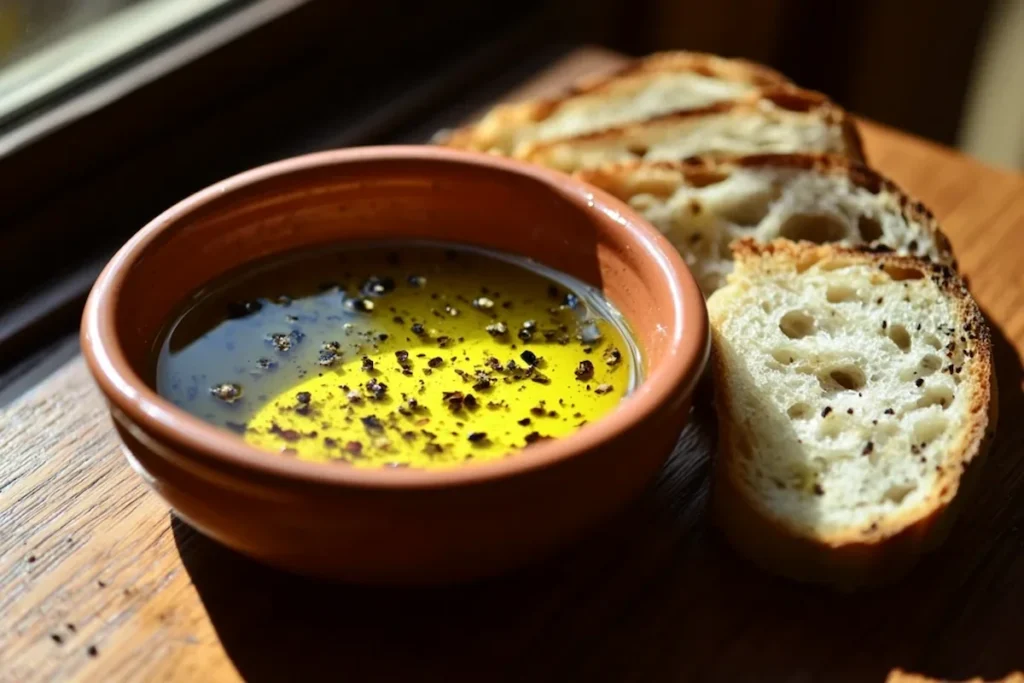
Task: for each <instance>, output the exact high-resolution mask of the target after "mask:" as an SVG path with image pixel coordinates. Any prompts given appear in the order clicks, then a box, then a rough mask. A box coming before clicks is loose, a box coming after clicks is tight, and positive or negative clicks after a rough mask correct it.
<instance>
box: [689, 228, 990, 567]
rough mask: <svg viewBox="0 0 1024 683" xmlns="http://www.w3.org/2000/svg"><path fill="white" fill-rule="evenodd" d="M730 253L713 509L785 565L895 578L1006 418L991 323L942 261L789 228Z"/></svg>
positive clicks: (719, 328)
mask: <svg viewBox="0 0 1024 683" xmlns="http://www.w3.org/2000/svg"><path fill="white" fill-rule="evenodd" d="M735 253H736V267H735V270H734V272H733V273H732V274H731V275H730V276H729V282H728V285H727V286H725V287H723V288H722V289H719V290H718V291H717V292H715V294H714V295H712V296H711V297H710V299H709V300H708V311H709V317H710V321H711V326H712V332H713V343H714V347H713V348H714V352H713V358H714V360H713V373H714V379H715V394H716V396H715V402H716V409H717V413H718V417H719V455H718V457H717V458H716V461H715V463H714V468H713V476H712V510H713V516H714V518H715V520H716V522H717V524H718V525H719V526H720V527H721V529H722V530H723V531H724V533H725V535H726V537H727V538H728V539H729V541H730V542H731V543H732V545H733V546H734V547H735V548H736V549H737V550H738V551H739V552H740V553H741V554H743V555H745V556H747V557H749V558H750V559H751V560H753V561H754V562H755V563H757V564H759V565H761V566H762V567H765V568H767V569H769V570H771V571H773V572H776V573H778V574H781V575H784V576H789V577H792V578H796V579H800V580H807V581H815V582H823V583H829V584H833V585H836V586H842V587H856V586H860V585H865V584H872V583H877V582H882V581H886V580H889V579H894V578H896V577H898V576H899V575H900V574H902V573H903V572H905V571H906V570H907V569H908V568H909V567H910V566H911V565H912V564H913V562H914V560H915V559H916V558H917V557H918V556H919V555H920V554H921V553H923V552H925V551H927V550H930V549H932V548H934V547H935V546H936V545H938V544H939V543H940V542H941V540H942V539H943V537H944V533H945V531H946V528H947V527H948V525H949V522H950V521H951V519H952V518H953V514H954V511H955V509H956V507H957V506H956V503H957V502H958V501H960V500H961V499H962V498H963V495H962V489H964V488H965V487H966V483H967V482H966V479H965V477H967V475H968V474H969V473H973V472H976V471H977V469H978V468H977V465H976V463H977V461H978V460H979V459H980V456H981V455H982V454H983V452H984V450H985V448H986V445H987V441H988V439H989V435H990V434H991V432H992V430H993V429H994V427H995V417H994V414H990V413H991V411H993V410H994V405H995V402H994V400H993V398H994V392H995V386H994V381H995V377H994V375H993V372H992V358H991V343H990V336H989V330H988V327H987V325H986V323H985V321H984V319H983V317H982V315H981V313H980V311H979V309H978V307H977V305H976V304H975V302H974V300H973V299H972V298H971V296H970V294H969V293H968V291H967V288H966V286H965V285H964V283H963V282H962V281H961V280H960V279H959V278H958V277H957V276H956V274H955V273H954V272H953V271H952V270H951V269H950V268H948V267H945V266H939V265H934V264H932V263H929V262H927V261H924V260H921V259H915V258H911V257H906V256H898V255H894V254H888V253H873V252H870V251H866V250H858V249H850V248H843V247H836V246H832V245H826V246H817V245H813V244H809V243H806V242H804V243H793V242H789V241H786V240H778V241H776V242H772V243H769V244H758V243H756V242H754V241H753V240H743V241H740V242H738V243H737V244H736V245H735Z"/></svg>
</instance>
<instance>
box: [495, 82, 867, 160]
mask: <svg viewBox="0 0 1024 683" xmlns="http://www.w3.org/2000/svg"><path fill="white" fill-rule="evenodd" d="M791 152H808V153H827V154H837V155H842V156H847V157H850V158H853V159H863V156H864V154H863V150H862V148H861V141H860V135H859V134H858V133H857V128H856V125H855V124H854V122H853V119H852V118H851V117H850V116H849V115H848V114H847V113H846V112H845V111H843V110H842V109H841V108H839V107H838V106H837V105H835V104H834V103H832V102H830V101H829V100H828V98H826V97H825V96H824V95H821V94H820V93H815V92H810V91H807V90H800V89H797V88H793V87H781V88H774V89H771V90H768V91H764V92H760V93H757V94H755V95H753V96H747V97H744V98H740V99H736V100H729V101H726V102H718V103H716V104H711V105H708V106H706V107H702V108H699V109H688V110H683V111H677V112H672V113H669V114H664V115H662V116H658V117H655V118H650V119H646V120H643V121H636V122H631V123H626V124H623V125H622V126H618V127H615V128H609V129H605V130H601V131H599V132H595V133H589V134H585V135H577V136H573V137H563V138H558V139H554V140H542V141H535V142H530V143H525V144H522V145H520V146H519V147H518V148H517V149H516V152H515V156H516V157H518V158H520V159H525V160H526V161H530V162H532V163H535V164H540V165H542V166H548V167H550V168H555V169H558V170H560V171H565V172H567V173H568V172H572V171H577V170H580V169H585V168H594V167H596V166H600V165H602V164H607V163H615V162H621V161H630V160H637V159H639V160H644V161H664V160H667V161H678V160H682V159H688V158H690V157H695V156H706V157H718V158H720V157H729V156H735V155H743V154H781V153H791Z"/></svg>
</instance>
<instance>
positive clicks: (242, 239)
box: [115, 159, 682, 379]
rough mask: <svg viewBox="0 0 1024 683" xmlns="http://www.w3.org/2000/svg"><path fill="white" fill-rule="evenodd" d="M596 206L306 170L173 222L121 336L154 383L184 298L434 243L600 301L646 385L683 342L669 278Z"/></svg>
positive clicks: (122, 315)
mask: <svg viewBox="0 0 1024 683" xmlns="http://www.w3.org/2000/svg"><path fill="white" fill-rule="evenodd" d="M592 203H593V202H591V201H590V200H589V198H588V197H587V196H586V195H577V194H575V193H574V192H572V190H571V189H570V188H568V187H567V188H566V189H564V190H562V189H556V188H555V187H552V186H549V185H547V184H545V183H544V182H542V181H540V180H538V179H535V178H531V177H526V176H521V175H517V174H515V173H512V172H511V171H507V170H504V169H500V168H492V167H488V166H482V165H468V164H465V163H456V162H453V161H449V160H445V159H421V160H405V159H384V160H354V161H348V162H345V163H342V164H333V165H321V166H311V167H306V168H300V169H298V170H295V171H293V172H290V173H287V174H285V175H278V176H275V177H271V178H266V179H263V180H259V181H256V182H254V183H251V184H248V185H245V186H243V187H240V188H238V189H235V190H232V191H228V192H225V193H223V194H219V195H213V196H212V197H211V198H209V199H207V200H206V201H204V202H202V203H196V204H193V206H192V210H190V211H187V212H183V213H182V215H180V217H171V218H169V220H172V221H173V223H174V225H173V226H172V227H171V228H169V229H165V230H164V231H163V232H162V233H161V234H160V235H159V236H158V237H156V238H155V239H153V240H152V241H150V242H149V243H148V244H146V245H145V246H144V248H143V250H142V253H141V254H140V255H139V257H138V258H137V259H136V262H135V264H134V266H133V267H132V268H131V269H130V271H129V272H128V274H127V276H126V278H125V280H124V281H123V283H122V287H121V289H120V291H119V292H118V296H117V303H116V309H115V324H116V326H117V333H118V336H119V337H120V342H121V344H122V346H123V349H124V352H125V355H126V357H127V359H128V362H129V363H130V364H131V366H132V368H133V369H134V371H135V372H136V373H137V374H138V375H139V376H141V377H144V378H147V379H148V378H150V377H151V372H150V371H151V366H152V363H153V358H154V354H155V352H156V351H155V344H156V343H157V341H158V337H159V335H160V334H161V333H162V332H163V330H164V329H165V327H166V325H167V324H168V323H169V322H170V321H171V318H172V316H173V315H175V314H176V313H177V312H178V311H179V308H180V306H181V304H182V303H183V302H184V301H185V300H186V299H187V298H188V297H189V295H190V294H192V293H193V292H195V291H196V290H198V289H199V288H200V287H202V286H204V285H206V284H208V283H209V282H211V281H212V280H214V279H216V278H217V277H218V276H220V275H222V274H224V273H226V272H228V271H230V270H232V269H235V268H237V267H239V266H242V265H244V264H245V263H247V262H252V261H254V260H257V259H261V258H264V257H267V256H270V255H273V254H277V253H283V252H287V251H292V250H294V249H297V248H303V247H306V248H308V247H315V246H317V245H336V244H338V243H342V242H344V241H346V240H359V241H366V240H401V239H427V240H438V241H451V242H458V243H464V244H474V245H478V246H481V247H487V248H490V249H495V250H498V251H504V252H508V253H514V254H519V255H523V256H527V257H530V258H533V259H535V260H537V261H539V262H541V263H544V264H546V265H548V266H550V267H553V268H556V269H558V270H560V271H563V272H566V273H569V274H571V275H573V276H575V277H577V278H580V279H581V280H583V281H585V282H589V283H591V284H593V285H595V286H597V287H600V288H601V289H603V290H604V292H605V293H606V295H607V296H608V297H609V298H610V299H611V301H612V302H613V303H614V304H615V305H616V306H617V307H618V308H619V310H620V311H621V312H622V313H623V314H624V315H625V316H626V318H627V320H628V321H629V323H630V326H631V327H632V330H633V333H634V335H635V336H636V337H637V341H638V342H639V344H640V347H641V349H642V350H643V355H644V360H645V366H646V367H645V375H647V376H649V375H650V373H651V372H652V371H653V370H654V369H655V367H656V366H657V365H658V363H659V362H661V361H663V360H664V359H663V358H662V357H663V356H664V353H665V351H666V349H667V348H668V347H669V346H670V340H671V339H672V338H673V337H675V336H677V335H678V334H679V333H680V332H681V330H680V329H678V328H679V326H681V325H682V321H681V319H680V318H681V316H673V315H672V310H673V306H675V305H677V304H676V303H674V302H673V297H672V291H671V287H670V286H669V284H668V283H667V282H665V281H664V277H665V276H664V274H663V273H664V271H663V270H662V269H665V268H667V267H665V266H662V265H659V264H658V261H659V259H658V258H657V255H656V253H655V250H654V248H653V247H652V246H651V245H650V244H643V243H640V244H638V243H637V241H635V240H632V239H630V238H628V237H627V236H626V235H624V234H622V231H621V230H616V229H615V228H616V220H617V217H616V216H615V215H612V216H608V215H605V214H603V213H598V212H595V211H594V210H593V209H591V208H589V207H588V204H592ZM172 215H173V214H172ZM659 270H662V272H659ZM674 327H675V328H677V329H673V328H674Z"/></svg>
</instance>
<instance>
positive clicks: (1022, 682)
mask: <svg viewBox="0 0 1024 683" xmlns="http://www.w3.org/2000/svg"><path fill="white" fill-rule="evenodd" d="M885 683H954V682H953V681H948V680H946V679H940V678H931V677H929V676H924V675H921V674H915V673H908V672H906V671H903V670H902V669H893V670H892V671H890V672H889V675H888V676H887V677H886V679H885ZM960 683H1024V673H1021V672H1020V671H1015V672H1013V673H1011V674H1007V675H1006V676H1004V677H1003V678H1000V679H998V680H989V681H986V680H985V679H983V678H979V677H975V678H971V679H969V680H966V681H961V682H960Z"/></svg>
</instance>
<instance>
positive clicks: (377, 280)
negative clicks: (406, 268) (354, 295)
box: [359, 275, 395, 296]
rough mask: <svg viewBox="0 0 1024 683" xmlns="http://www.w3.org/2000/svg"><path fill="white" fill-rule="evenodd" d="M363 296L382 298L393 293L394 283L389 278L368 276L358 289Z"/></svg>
mask: <svg viewBox="0 0 1024 683" xmlns="http://www.w3.org/2000/svg"><path fill="white" fill-rule="evenodd" d="M359 289H360V291H361V292H362V293H363V295H364V296H383V295H385V294H388V293H389V292H393V291H395V281H394V279H393V278H390V277H377V276H375V275H373V276H370V277H369V278H367V279H366V281H365V282H364V283H363V286H362V287H360V288H359Z"/></svg>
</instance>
